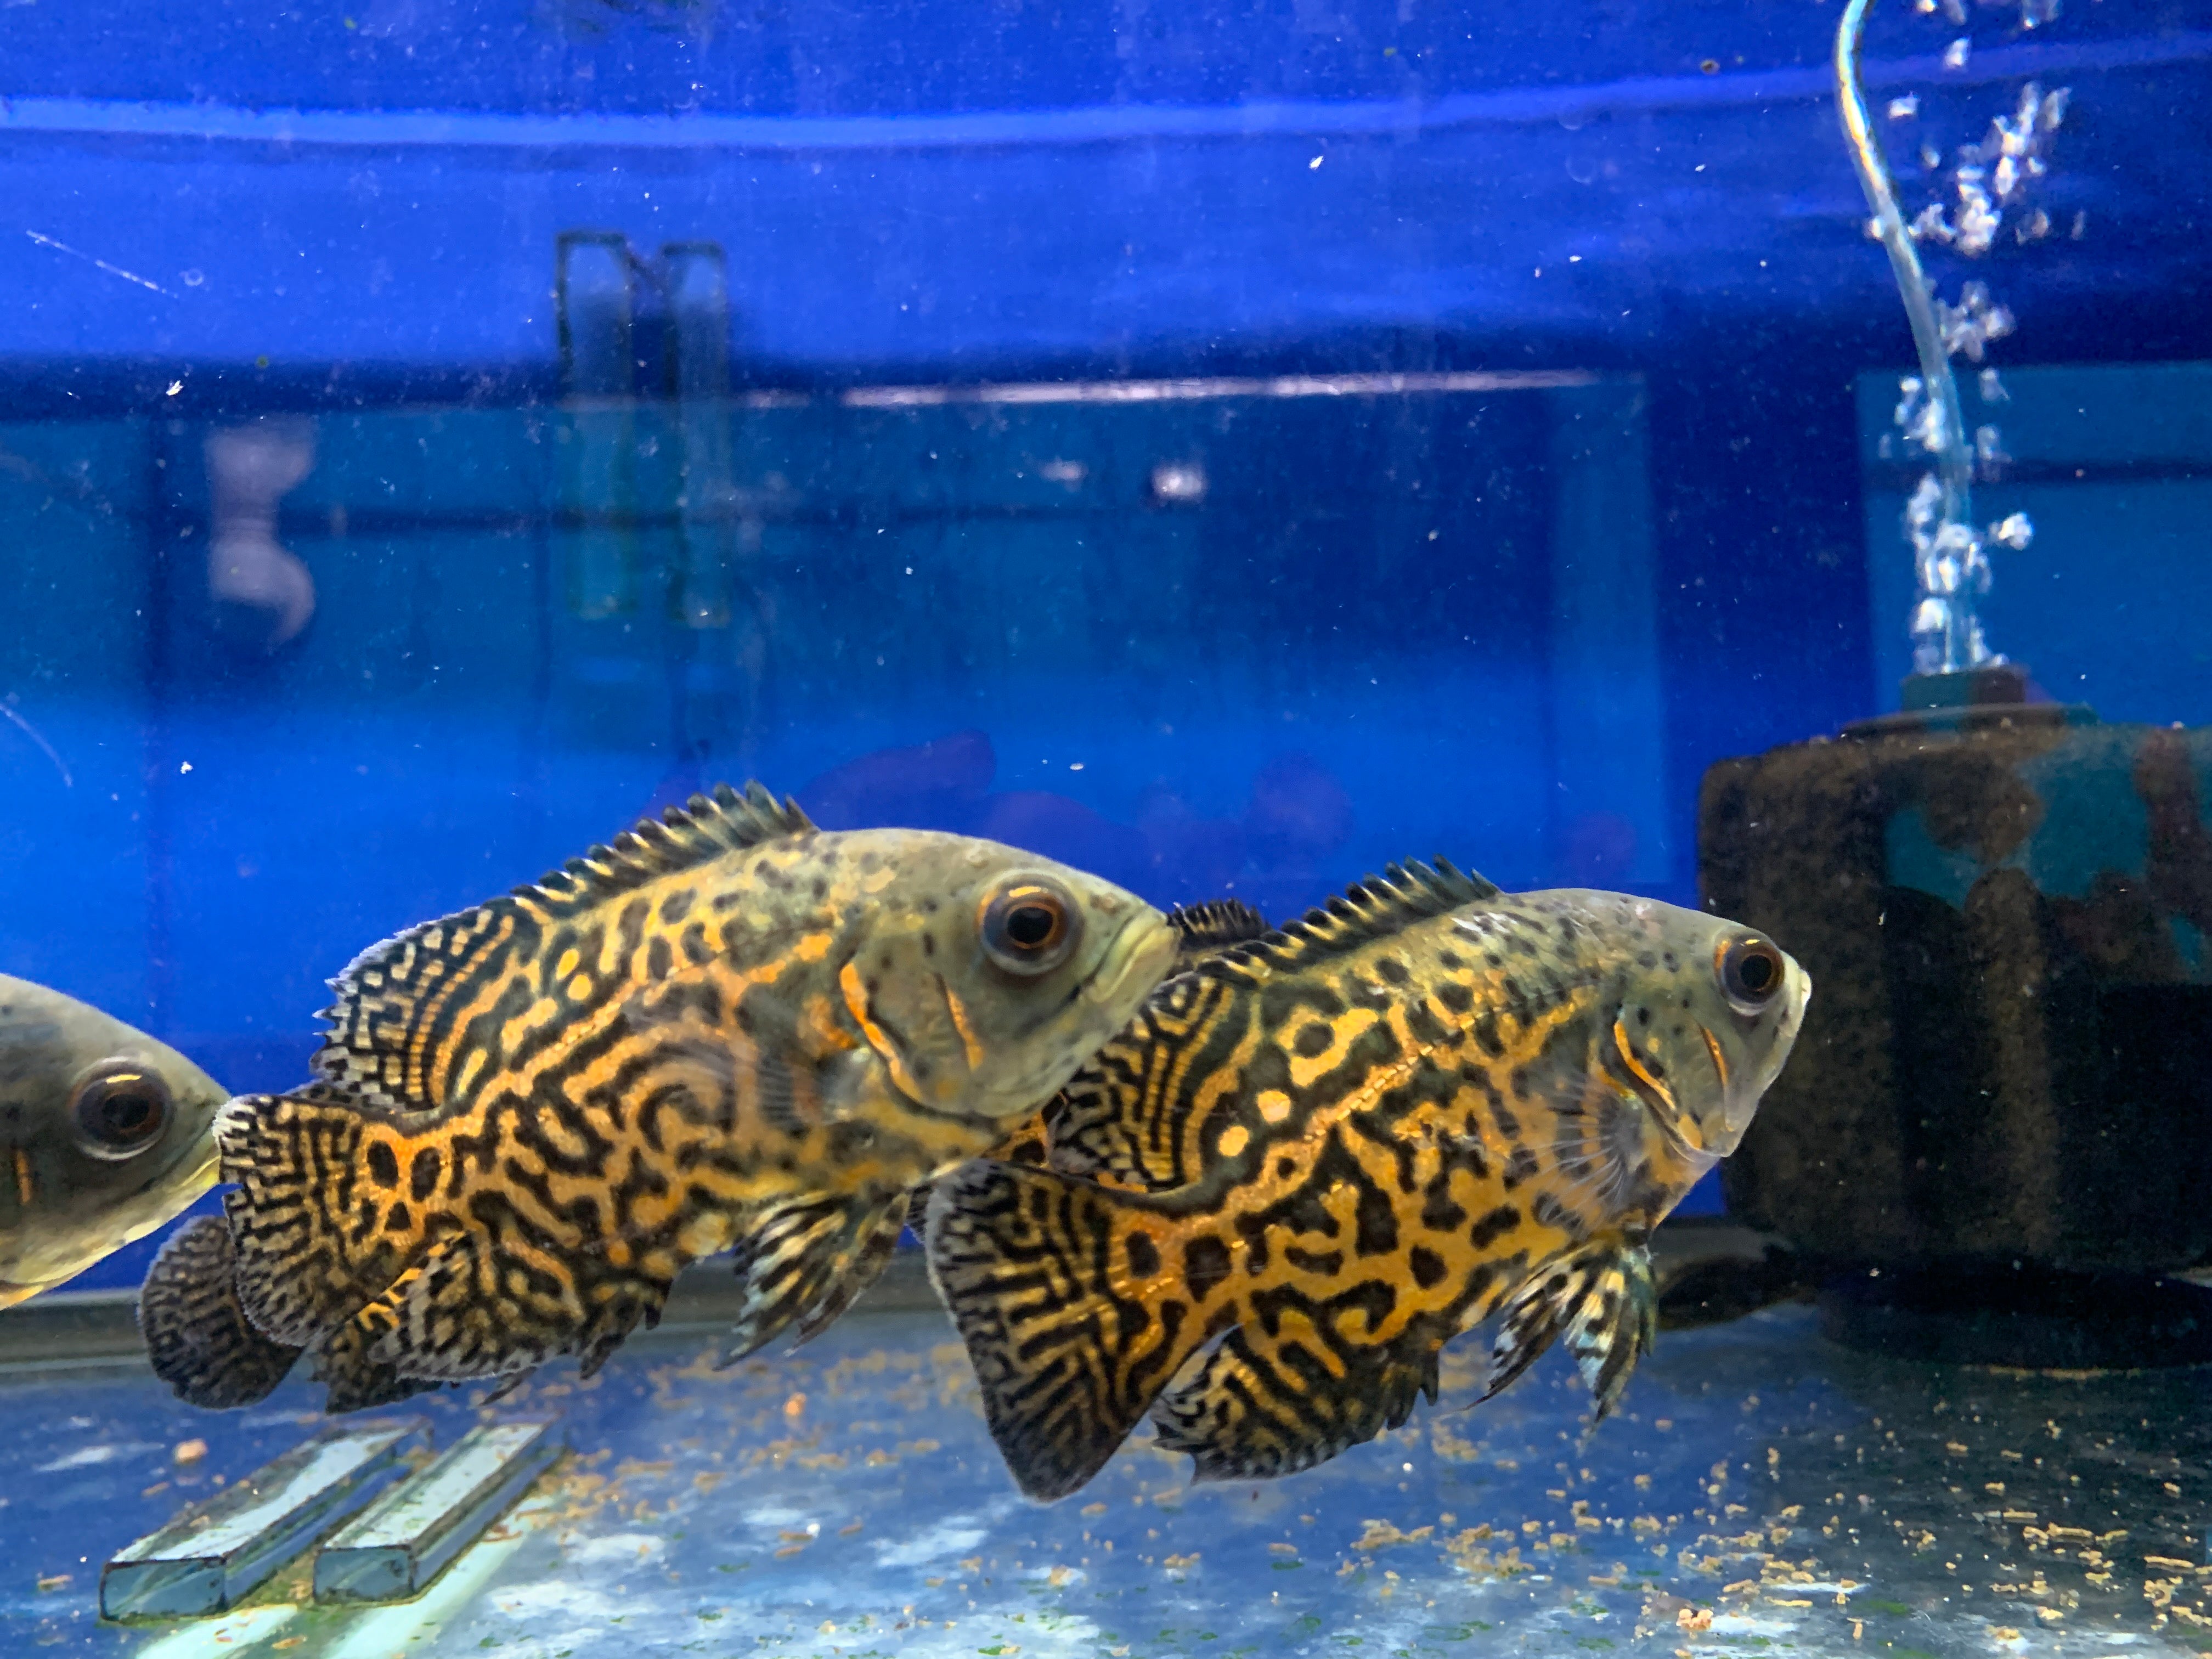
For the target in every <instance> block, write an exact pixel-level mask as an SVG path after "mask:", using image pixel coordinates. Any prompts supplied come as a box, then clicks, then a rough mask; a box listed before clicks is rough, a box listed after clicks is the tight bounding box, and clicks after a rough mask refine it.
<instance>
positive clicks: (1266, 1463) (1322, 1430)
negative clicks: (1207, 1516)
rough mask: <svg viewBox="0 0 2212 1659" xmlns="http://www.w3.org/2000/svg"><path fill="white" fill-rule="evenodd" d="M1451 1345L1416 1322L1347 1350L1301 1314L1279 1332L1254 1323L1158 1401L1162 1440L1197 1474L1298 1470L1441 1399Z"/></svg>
mask: <svg viewBox="0 0 2212 1659" xmlns="http://www.w3.org/2000/svg"><path fill="white" fill-rule="evenodd" d="M1442 1349H1443V1340H1442V1339H1441V1338H1440V1337H1439V1336H1437V1334H1434V1333H1431V1332H1429V1331H1426V1330H1414V1331H1409V1332H1407V1334H1405V1335H1404V1336H1402V1337H1401V1338H1400V1339H1399V1340H1397V1341H1395V1342H1393V1343H1390V1344H1388V1345H1385V1346H1382V1347H1377V1348H1364V1349H1363V1348H1353V1349H1351V1350H1350V1351H1348V1352H1340V1351H1339V1350H1338V1349H1337V1347H1336V1346H1335V1345H1333V1344H1330V1343H1328V1342H1327V1341H1326V1340H1325V1339H1324V1338H1323V1337H1322V1334H1321V1333H1320V1332H1319V1331H1317V1330H1316V1328H1314V1326H1313V1325H1312V1324H1311V1323H1310V1322H1308V1321H1306V1320H1305V1319H1304V1318H1301V1317H1291V1318H1285V1319H1283V1320H1281V1321H1280V1322H1279V1323H1278V1325H1277V1328H1276V1329H1275V1330H1274V1331H1273V1333H1272V1334H1270V1333H1269V1332H1267V1331H1266V1330H1264V1329H1262V1328H1260V1327H1258V1326H1256V1325H1254V1324H1252V1323H1250V1322H1247V1323H1245V1324H1243V1325H1240V1326H1238V1327H1237V1328H1236V1329H1235V1330H1233V1331H1231V1332H1230V1333H1229V1334H1228V1335H1227V1336H1225V1337H1224V1338H1223V1339H1222V1340H1221V1342H1220V1343H1219V1344H1218V1346H1216V1347H1215V1348H1214V1349H1213V1351H1212V1352H1211V1353H1209V1354H1207V1355H1206V1359H1205V1362H1204V1364H1201V1365H1200V1368H1199V1370H1198V1373H1197V1374H1196V1375H1195V1376H1193V1377H1191V1378H1190V1379H1189V1380H1188V1381H1187V1382H1184V1383H1181V1384H1179V1385H1178V1386H1177V1387H1176V1388H1174V1389H1170V1390H1169V1391H1168V1392H1167V1393H1166V1394H1164V1395H1162V1396H1161V1397H1160V1400H1159V1402H1158V1404H1157V1405H1155V1406H1154V1407H1152V1422H1153V1425H1154V1426H1155V1427H1156V1428H1157V1429H1158V1436H1159V1437H1158V1442H1157V1443H1158V1446H1159V1448H1160V1449H1161V1450H1163V1451H1178V1452H1188V1454H1189V1455H1190V1456H1191V1458H1192V1459H1193V1461H1194V1468H1193V1469H1192V1471H1191V1479H1192V1480H1194V1481H1204V1480H1273V1479H1275V1478H1276V1477H1278V1476H1280V1475H1285V1474H1297V1473H1299V1472H1300V1471H1301V1470H1304V1469H1310V1468H1314V1467H1315V1466H1316V1464H1320V1463H1325V1462H1328V1460H1329V1459H1330V1458H1332V1457H1334V1456H1336V1455H1338V1454H1340V1453H1341V1452H1345V1451H1348V1450H1350V1449H1352V1447H1354V1446H1358V1445H1363V1444H1364V1443H1366V1442H1368V1441H1370V1440H1372V1439H1374V1438H1375V1437H1376V1435H1378V1434H1380V1433H1382V1432H1383V1431H1384V1430H1385V1429H1395V1428H1398V1427H1400V1426H1401V1425H1403V1424H1404V1423H1405V1421H1406V1420H1407V1418H1409V1417H1410V1416H1412V1414H1413V1402H1414V1401H1415V1400H1416V1399H1419V1398H1420V1397H1422V1396H1424V1395H1425V1396H1426V1397H1427V1398H1428V1400H1429V1401H1431V1403H1433V1402H1434V1401H1435V1400H1436V1397H1437V1358H1438V1355H1439V1354H1440V1353H1441V1352H1442Z"/></svg>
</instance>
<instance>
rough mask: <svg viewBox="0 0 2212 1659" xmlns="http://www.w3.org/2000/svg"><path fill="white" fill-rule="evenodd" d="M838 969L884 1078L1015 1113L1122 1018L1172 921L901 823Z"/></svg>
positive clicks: (1148, 988) (1163, 965)
mask: <svg viewBox="0 0 2212 1659" xmlns="http://www.w3.org/2000/svg"><path fill="white" fill-rule="evenodd" d="M870 834H880V835H883V836H895V837H896V838H897V839H898V845H897V847H896V852H895V854H894V856H893V857H892V858H890V859H888V860H885V865H886V867H889V868H891V869H894V870H895V871H896V874H895V875H894V876H893V878H891V879H890V881H889V882H888V883H886V884H884V885H883V886H882V887H881V888H880V890H878V891H876V892H875V893H874V894H873V895H872V897H871V900H870V902H869V904H868V906H867V907H866V910H865V913H864V915H865V920H864V921H863V924H862V930H861V935H860V940H859V942H858V945H857V948H856V949H855V951H854V955H853V957H852V958H851V960H850V961H849V962H848V963H847V964H846V967H845V969H843V971H842V972H841V975H840V982H841V985H842V988H843V990H844V994H845V1000H846V1003H847V1006H848V1008H849V1009H850V1010H851V1012H852V1013H853V1015H854V1019H855V1021H856V1023H857V1024H859V1025H860V1029H861V1030H862V1032H863V1033H864V1034H865V1036H866V1039H867V1042H868V1043H869V1046H870V1047H871V1048H873V1049H874V1050H875V1051H876V1054H877V1055H878V1057H879V1058H880V1060H882V1061H883V1063H884V1065H885V1066H886V1067H887V1068H888V1069H889V1071H890V1076H891V1079H892V1082H893V1083H894V1085H896V1087H897V1088H898V1090H899V1091H901V1092H902V1094H904V1095H906V1096H907V1097H909V1098H910V1099H913V1100H915V1101H916V1102H918V1103H921V1104H922V1105H924V1106H927V1107H932V1108H935V1109H940V1110H945V1111H951V1112H957V1113H958V1114H960V1115H972V1116H979V1117H986V1118H991V1119H1002V1118H1013V1117H1019V1116H1023V1115H1026V1114H1028V1113H1029V1112H1030V1111H1033V1110H1034V1109H1036V1107H1037V1106H1039V1105H1040V1104H1042V1103H1043V1102H1044V1101H1046V1100H1047V1099H1049V1098H1050V1097H1052V1095H1053V1094H1054V1093H1055V1092H1056V1091H1058V1090H1059V1089H1060V1085H1063V1084H1064V1083H1066V1081H1067V1080H1068V1079H1069V1078H1071V1077H1072V1076H1073V1075H1074V1073H1075V1072H1076V1069H1077V1068H1078V1067H1079V1066H1081V1065H1082V1064H1083V1063H1084V1061H1085V1060H1088V1059H1090V1058H1091V1055H1092V1054H1096V1053H1097V1050H1098V1048H1100V1047H1101V1046H1102V1045H1103V1043H1104V1042H1106V1040H1107V1039H1108V1038H1109V1037H1110V1036H1113V1035H1114V1034H1115V1032H1116V1031H1118V1030H1121V1027H1122V1026H1123V1025H1125V1024H1127V1023H1128V1021H1129V1019H1130V1018H1132V1017H1133V1016H1134V1014H1135V1013H1136V1012H1137V1009H1138V1007H1139V1005H1140V1004H1141V1003H1142V1002H1143V1001H1144V1000H1145V998H1146V996H1148V995H1149V994H1151V993H1152V988H1153V987H1155V986H1156V985H1158V983H1159V981H1161V980H1162V979H1163V978H1164V977H1165V976H1166V975H1167V974H1168V972H1169V970H1170V968H1171V967H1172V966H1173V964H1174V961H1175V953H1176V933H1175V931H1174V930H1173V929H1172V928H1171V927H1169V925H1168V921H1167V918H1166V917H1164V915H1161V914H1160V913H1159V912H1158V910H1156V909H1154V908H1152V906H1151V905H1149V904H1147V903H1146V902H1144V900H1142V899H1140V898H1139V897H1138V896H1136V895H1135V894H1133V893H1130V892H1127V891H1125V890H1122V889H1121V888H1119V887H1116V886H1115V885H1114V884H1112V883H1111V882H1108V881H1103V880H1101V879H1100V878H1097V877H1096V876H1092V875H1088V874H1085V872H1082V871H1080V870H1075V869H1071V868H1069V867H1068V866H1066V865H1062V864H1058V863H1055V862H1054V861H1053V860H1050V859H1045V858H1040V857H1039V856H1037V855H1036V854H1034V853H1025V852H1021V851H1018V850H1017V849H1016V848H1011V847H1005V846H1001V845H1000V844H999V843H997V842H987V841H981V840H977V839H975V838H973V837H969V836H950V835H937V834H933V833H927V832H922V831H914V830H893V831H880V832H867V831H860V832H854V835H855V837H856V838H857V837H858V836H866V835H870Z"/></svg>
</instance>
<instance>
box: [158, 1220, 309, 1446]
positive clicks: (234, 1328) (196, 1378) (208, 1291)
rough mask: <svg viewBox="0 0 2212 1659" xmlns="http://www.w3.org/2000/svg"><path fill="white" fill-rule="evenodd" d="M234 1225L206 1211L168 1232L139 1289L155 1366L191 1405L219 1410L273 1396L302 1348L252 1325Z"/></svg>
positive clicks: (245, 1404) (246, 1404)
mask: <svg viewBox="0 0 2212 1659" xmlns="http://www.w3.org/2000/svg"><path fill="white" fill-rule="evenodd" d="M234 1266H235V1257H234V1255H233V1254H232V1250H231V1240H230V1227H229V1225H228V1224H227V1223H226V1222H225V1221H224V1220H223V1219H222V1217H220V1216H212V1215H204V1216H201V1217H199V1218H197V1219H195V1220H192V1221H189V1222H186V1223H185V1225H183V1226H182V1227H180V1228H179V1229H178V1230H177V1231H175V1232H174V1233H172V1234H171V1235H170V1236H169V1240H168V1242H167V1243H166V1244H164V1245H162V1247H161V1255H157V1256H155V1258H154V1266H153V1267H152V1268H151V1270H149V1272H148V1273H147V1275H146V1284H145V1287H144V1288H143V1290H141V1291H139V1292H138V1328H139V1329H140V1330H141V1331H142V1332H143V1333H144V1334H145V1338H146V1352H147V1353H148V1355H149V1357H150V1358H152V1360H153V1362H154V1374H155V1376H159V1377H160V1378H161V1380H162V1381H163V1382H164V1383H167V1384H168V1385H169V1386H170V1387H171V1388H172V1389H174V1390H175V1391H176V1395H177V1398H178V1399H179V1400H181V1401H184V1402H185V1404H186V1405H190V1406H204V1407H208V1408H210V1410H222V1409H225V1408H227V1407H232V1406H251V1405H252V1404H253V1403H254V1402H255V1401H258V1400H265V1399H266V1398H268V1396H269V1395H270V1391H271V1390H273V1389H275V1388H276V1385H277V1384H278V1383H282V1382H283V1380H284V1374H285V1373H286V1372H287V1371H289V1370H291V1369H292V1362H293V1361H294V1360H295V1359H297V1358H299V1357H300V1351H299V1349H297V1348H295V1347H293V1346H289V1345H288V1344H285V1343H282V1342H276V1341H272V1340H270V1339H269V1338H268V1337H266V1336H264V1335H263V1334H261V1333H260V1332H259V1331H257V1330H255V1329H254V1328H253V1325H252V1321H250V1320H248V1319H247V1318H246V1310H245V1309H244V1308H242V1307H241V1306H240V1305H239V1300H238V1291H237V1285H236V1283H235V1280H234V1274H233V1269H234Z"/></svg>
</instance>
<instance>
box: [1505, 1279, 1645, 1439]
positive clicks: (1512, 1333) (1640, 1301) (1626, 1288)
mask: <svg viewBox="0 0 2212 1659" xmlns="http://www.w3.org/2000/svg"><path fill="white" fill-rule="evenodd" d="M1658 1310H1659V1291H1658V1286H1657V1285H1656V1282H1655V1280H1654V1279H1653V1277H1652V1272H1651V1251H1650V1246H1649V1245H1647V1244H1645V1243H1642V1242H1640V1241H1638V1242H1635V1243H1631V1242H1630V1241H1628V1240H1626V1239H1623V1238H1620V1237H1611V1238H1603V1239H1599V1240H1596V1241H1595V1242H1593V1243H1589V1244H1586V1245H1584V1246H1583V1248H1582V1249H1579V1250H1577V1251H1575V1252H1574V1253H1573V1254H1572V1255H1568V1256H1565V1257H1564V1258H1562V1259H1561V1260H1560V1261H1556V1262H1554V1263H1553V1264H1552V1266H1550V1267H1547V1268H1546V1269H1544V1271H1543V1272H1541V1273H1538V1274H1537V1275H1536V1276H1535V1277H1534V1278H1533V1279H1529V1280H1528V1283H1527V1284H1525V1285H1522V1287H1521V1288H1520V1289H1519V1290H1517V1291H1515V1292H1514V1293H1513V1295H1512V1296H1511V1297H1510V1298H1509V1299H1508V1301H1507V1302H1506V1304H1505V1308H1504V1323H1503V1324H1502V1325H1501V1326H1500V1327H1499V1328H1498V1339H1497V1341H1496V1342H1495V1343H1494V1344H1493V1345H1492V1349H1491V1365H1490V1385H1489V1387H1488V1388H1487V1389H1485V1390H1484V1392H1483V1396H1482V1397H1483V1398H1484V1399H1485V1400H1488V1399H1490V1398H1491V1397H1492V1395H1497V1394H1498V1393H1499V1392H1500V1391H1502V1390H1503V1389H1505V1388H1507V1387H1508V1386H1509V1385H1510V1384H1511V1383H1513V1382H1514V1380H1515V1379H1516V1378H1517V1377H1518V1376H1520V1375H1521V1373H1522V1372H1523V1371H1525V1370H1528V1367H1529V1366H1531V1365H1532V1364H1535V1362H1536V1360H1537V1358H1538V1357H1539V1356H1541V1354H1542V1353H1543V1352H1544V1350H1545V1349H1547V1348H1548V1347H1550V1346H1552V1344H1553V1341H1555V1340H1558V1339H1559V1338H1561V1337H1565V1339H1566V1344H1567V1352H1569V1353H1571V1354H1572V1355H1573V1356H1574V1358H1575V1364H1576V1366H1577V1368H1578V1369H1579V1370H1581V1372H1582V1374H1583V1383H1586V1384H1588V1385H1589V1391H1590V1395H1591V1397H1592V1399H1593V1400H1594V1401H1595V1402H1596V1407H1595V1411H1594V1412H1593V1413H1592V1417H1591V1421H1592V1422H1593V1424H1595V1423H1600V1422H1602V1421H1604V1420H1605V1417H1606V1414H1607V1413H1609V1412H1610V1411H1612V1410H1613V1407H1614V1406H1615V1405H1616V1404H1618V1403H1619V1401H1620V1394H1621V1390H1622V1389H1625V1388H1626V1387H1627V1386H1628V1376H1629V1373H1630V1372H1631V1371H1632V1370H1635V1369H1636V1362H1637V1361H1638V1359H1640V1358H1643V1357H1644V1354H1645V1353H1646V1352H1649V1351H1650V1347H1651V1343H1652V1340H1653V1338H1654V1337H1655V1336H1656V1334H1657V1333H1658V1328H1659V1316H1658Z"/></svg>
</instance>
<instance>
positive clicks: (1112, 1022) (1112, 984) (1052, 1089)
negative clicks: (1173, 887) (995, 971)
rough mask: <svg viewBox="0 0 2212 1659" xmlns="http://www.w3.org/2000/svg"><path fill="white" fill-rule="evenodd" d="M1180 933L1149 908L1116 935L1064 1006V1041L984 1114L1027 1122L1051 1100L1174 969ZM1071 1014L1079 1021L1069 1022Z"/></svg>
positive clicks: (996, 1093) (1009, 1083) (997, 1093)
mask: <svg viewBox="0 0 2212 1659" xmlns="http://www.w3.org/2000/svg"><path fill="white" fill-rule="evenodd" d="M1175 957H1176V934H1175V929H1174V928H1172V927H1169V926H1168V923H1167V918H1166V917H1164V916H1163V915H1160V914H1159V912H1158V911H1157V910H1154V909H1152V908H1151V907H1149V906H1147V907H1146V908H1144V909H1142V910H1140V911H1139V912H1138V914H1137V915H1135V916H1134V917H1133V918H1132V919H1131V920H1130V921H1127V923H1125V924H1124V925H1123V926H1122V927H1121V930H1120V931H1119V932H1117V933H1115V935H1114V938H1113V939H1112V940H1111V942H1110V943H1109V944H1108V945H1107V946H1106V948H1105V951H1103V954H1102V955H1101V957H1100V959H1099V963H1098V965H1097V968H1095V969H1092V970H1091V975H1090V977H1089V978H1087V979H1085V980H1084V981H1082V982H1081V983H1080V984H1079V985H1078V986H1077V987H1076V988H1075V989H1074V990H1073V992H1072V993H1070V994H1069V995H1068V998H1067V1000H1066V1001H1065V1002H1062V1003H1061V1004H1060V1015H1059V1018H1060V1019H1061V1020H1062V1021H1063V1022H1066V1023H1064V1024H1062V1025H1061V1027H1060V1030H1061V1032H1062V1033H1063V1036H1062V1037H1061V1038H1056V1039H1055V1040H1054V1042H1053V1043H1052V1045H1051V1052H1048V1053H1044V1054H1037V1055H1036V1057H1035V1058H1034V1060H1032V1061H1031V1062H1030V1064H1029V1065H1028V1066H1026V1067H1025V1068H1024V1073H1023V1074H1022V1075H1020V1076H1018V1077H1014V1078H1010V1079H1006V1081H1005V1082H1004V1083H1003V1084H1002V1085H1000V1086H999V1087H998V1088H996V1089H994V1090H993V1091H992V1102H991V1103H990V1104H989V1105H988V1106H987V1107H986V1108H985V1115H987V1116H990V1117H994V1118H1002V1119H1011V1118H1021V1117H1026V1116H1028V1115H1030V1113H1032V1112H1034V1111H1036V1109H1037V1108H1038V1107H1040V1106H1042V1104H1043V1103H1045V1102H1046V1101H1048V1100H1049V1099H1050V1098H1051V1097H1053V1096H1054V1094H1056V1093H1058V1092H1059V1091H1060V1088H1061V1087H1062V1086H1063V1085H1066V1082H1067V1080H1068V1079H1070V1078H1071V1077H1073V1076H1074V1075H1075V1073H1077V1072H1078V1071H1079V1070H1081V1069H1082V1067H1083V1066H1085V1064H1086V1063H1087V1062H1088V1061H1089V1060H1090V1059H1091V1056H1092V1055H1093V1054H1096V1053H1097V1050H1098V1048H1099V1047H1100V1045H1101V1044H1103V1042H1105V1041H1106V1040H1107V1039H1108V1038H1109V1037H1110V1036H1113V1035H1114V1034H1115V1032H1116V1031H1119V1030H1121V1028H1122V1026H1124V1025H1126V1024H1128V1022H1129V1020H1130V1018H1131V1017H1132V1016H1133V1015H1134V1014H1135V1013H1136V1012H1137V1009H1138V1007H1139V1005H1141V1004H1142V1003H1143V1001H1144V1000H1145V999H1146V997H1147V996H1149V995H1151V994H1152V987H1154V986H1156V985H1158V983H1159V982H1160V981H1162V980H1164V979H1165V978H1166V977H1167V975H1168V972H1169V970H1170V969H1172V968H1173V967H1174V966H1175ZM1070 1013H1074V1014H1075V1018H1074V1019H1073V1021H1072V1022H1068V1016H1069V1014H1070Z"/></svg>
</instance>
